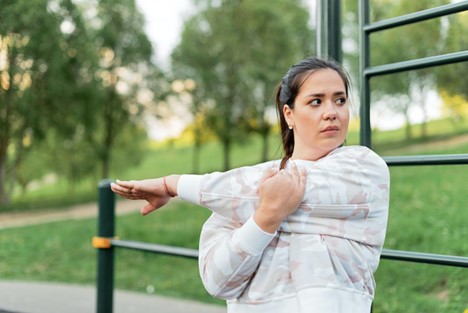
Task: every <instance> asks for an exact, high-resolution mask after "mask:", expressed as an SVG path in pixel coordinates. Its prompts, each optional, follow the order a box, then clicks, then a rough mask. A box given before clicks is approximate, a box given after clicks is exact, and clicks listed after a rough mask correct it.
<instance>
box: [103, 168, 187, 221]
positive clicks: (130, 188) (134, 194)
mask: <svg viewBox="0 0 468 313" xmlns="http://www.w3.org/2000/svg"><path fill="white" fill-rule="evenodd" d="M179 177H180V176H179V175H170V176H166V177H161V178H154V179H144V180H129V181H122V180H117V181H116V182H115V183H112V184H111V189H112V191H113V192H115V193H116V194H118V195H120V196H122V197H124V198H127V199H130V200H146V201H147V202H148V204H146V205H145V206H144V207H143V208H142V209H141V214H142V215H147V214H149V213H151V212H153V211H154V210H157V209H159V208H160V207H162V206H164V205H165V204H166V203H168V202H169V200H170V199H171V198H172V197H175V196H177V184H178V181H179Z"/></svg>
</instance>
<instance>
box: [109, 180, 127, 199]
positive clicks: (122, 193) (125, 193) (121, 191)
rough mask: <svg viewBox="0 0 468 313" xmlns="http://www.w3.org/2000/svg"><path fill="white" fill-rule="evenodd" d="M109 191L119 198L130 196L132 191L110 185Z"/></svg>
mask: <svg viewBox="0 0 468 313" xmlns="http://www.w3.org/2000/svg"><path fill="white" fill-rule="evenodd" d="M111 190H112V191H113V192H115V193H117V194H119V195H121V196H125V195H128V194H130V193H131V190H132V189H131V188H128V187H123V186H120V185H117V184H114V183H111Z"/></svg>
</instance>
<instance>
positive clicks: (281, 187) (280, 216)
mask: <svg viewBox="0 0 468 313" xmlns="http://www.w3.org/2000/svg"><path fill="white" fill-rule="evenodd" d="M306 178H307V171H306V170H305V169H298V168H297V166H296V164H295V163H293V164H292V165H291V168H290V169H288V170H284V169H283V170H279V171H278V170H275V169H271V170H269V171H268V172H267V173H266V174H265V175H264V176H263V178H262V180H261V182H260V186H259V189H258V194H259V196H260V204H259V207H258V209H257V211H255V214H254V220H255V222H256V223H257V225H258V226H259V227H260V228H262V229H263V230H264V231H266V232H268V233H274V232H275V231H276V230H277V229H278V227H279V226H280V224H281V223H282V222H283V220H284V219H285V218H286V217H287V216H288V215H291V214H293V213H294V212H295V211H296V209H297V208H298V206H299V204H300V203H301V201H302V198H303V197H304V192H305V186H306Z"/></svg>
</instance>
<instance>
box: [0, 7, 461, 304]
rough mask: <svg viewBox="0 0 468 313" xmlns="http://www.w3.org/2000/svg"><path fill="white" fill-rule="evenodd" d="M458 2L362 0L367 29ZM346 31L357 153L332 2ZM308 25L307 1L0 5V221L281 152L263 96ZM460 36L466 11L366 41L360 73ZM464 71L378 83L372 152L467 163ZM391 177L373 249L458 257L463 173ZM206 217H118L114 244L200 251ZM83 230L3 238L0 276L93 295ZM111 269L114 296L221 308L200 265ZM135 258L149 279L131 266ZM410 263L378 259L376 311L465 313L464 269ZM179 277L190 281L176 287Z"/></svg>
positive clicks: (350, 24)
mask: <svg viewBox="0 0 468 313" xmlns="http://www.w3.org/2000/svg"><path fill="white" fill-rule="evenodd" d="M455 2H461V1H450V0H420V1H404V0H372V1H370V8H371V22H374V21H379V20H384V19H387V18H392V17H396V16H399V15H404V14H409V13H412V12H416V11H420V10H425V9H430V8H432V7H436V6H440V5H444V4H450V3H455ZM341 22H342V28H341V31H342V49H343V64H344V66H345V67H346V69H347V70H348V72H349V74H350V76H351V77H352V80H353V82H354V91H353V95H352V106H353V108H352V111H353V119H352V121H351V125H350V132H349V136H348V138H347V144H348V145H352V144H359V97H358V90H359V77H358V69H359V64H358V59H359V42H358V35H359V29H358V5H357V1H355V0H343V1H342V17H341ZM316 30H317V1H314V0H307V1H305V0H304V1H301V0H269V1H258V0H232V1H224V0H217V1H216V0H192V1H191V0H172V1H151V0H0V214H4V213H14V212H28V214H30V215H33V214H35V212H40V211H44V210H48V211H50V210H61V211H64V210H67V209H68V208H70V206H72V205H76V204H89V205H90V206H91V207H93V208H94V209H96V204H95V203H96V195H97V184H98V182H99V181H100V180H101V179H103V178H111V179H116V178H119V179H143V178H150V177H159V176H162V175H168V174H172V173H205V172H211V171H217V170H221V171H223V170H228V169H230V168H233V167H237V166H242V165H249V164H254V163H258V162H263V161H267V160H271V159H278V158H280V157H281V152H282V148H281V140H280V137H279V132H278V127H277V117H276V112H275V101H274V90H275V87H276V85H277V84H278V83H279V82H280V81H281V78H282V77H283V75H284V74H285V73H286V71H287V70H288V68H289V67H290V66H291V65H292V64H294V63H296V62H297V61H299V60H301V59H303V58H305V57H307V56H310V55H316V54H317V49H318V48H317V45H318V44H317V35H316V33H317V32H316ZM467 33H468V12H467V11H464V12H461V13H457V14H452V15H447V16H444V17H440V18H436V19H433V20H430V21H426V22H422V23H418V24H411V25H408V26H404V27H401V28H398V29H396V30H388V31H384V32H378V33H376V34H373V35H372V41H371V43H372V44H371V55H372V58H371V65H372V66H375V65H380V64H387V63H394V62H400V61H405V60H411V59H416V58H423V57H428V56H434V55H439V54H446V53H451V52H457V51H463V50H467V49H468V36H467V35H466V34H467ZM466 73H468V63H467V62H463V63H456V64H451V65H445V66H441V67H437V68H430V69H425V70H414V71H409V72H405V73H401V74H396V75H389V76H379V77H376V78H375V79H373V80H372V82H371V90H372V93H371V103H372V106H371V126H372V147H373V149H374V150H375V151H376V152H377V153H379V154H380V155H382V156H390V155H424V154H453V153H468V76H467V75H466ZM391 174H392V195H391V196H392V198H391V209H390V222H389V231H388V236H387V241H386V247H388V248H392V249H406V250H416V251H423V252H431V253H443V254H453V255H464V256H466V255H468V241H467V240H466V238H468V230H467V227H466V220H468V210H467V207H466V201H465V199H466V194H467V192H468V187H467V184H466V168H465V167H463V166H439V167H420V168H417V169H416V168H415V169H413V168H395V169H392V170H391ZM187 210H190V212H193V213H190V214H188V213H187ZM192 214H193V215H192ZM208 215H209V212H206V211H204V210H202V209H199V208H194V207H191V206H190V205H187V204H183V203H179V202H175V203H174V204H172V205H171V209H168V210H161V212H157V213H155V214H154V215H152V216H149V217H145V218H144V219H143V218H141V217H140V216H139V215H138V214H137V213H135V214H130V215H127V216H125V217H119V219H118V221H117V223H118V228H117V229H118V231H117V232H118V233H119V236H121V237H129V238H132V239H138V240H144V241H152V242H158V243H165V244H172V245H177V246H186V247H193V248H196V247H197V245H198V235H199V234H198V233H199V230H200V227H201V225H202V223H203V221H204V220H205V219H206V218H207V216H208ZM1 216H2V215H0V219H1V218H2V217H1ZM95 223H96V221H95V219H94V218H85V219H82V220H79V221H78V220H70V221H62V222H55V223H46V224H41V225H34V226H27V227H26V226H23V227H14V228H11V227H10V228H5V229H0V247H2V248H1V249H0V279H3V278H8V279H27V280H45V281H62V282H70V283H81V284H93V283H94V281H95V250H94V249H93V248H92V247H91V245H90V243H89V241H90V238H91V237H92V236H93V235H94V234H95V232H96V230H95ZM155 233H157V235H155ZM127 254H128V255H127ZM78 260H79V262H78ZM116 260H117V273H118V274H117V278H116V285H117V287H119V288H122V289H130V290H137V291H141V292H146V293H158V294H165V295H171V296H177V297H183V298H192V299H197V300H202V301H206V302H215V303H220V302H217V301H216V300H213V299H211V297H209V296H208V295H207V294H206V293H205V291H204V289H203V287H202V286H201V283H200V282H199V278H198V273H197V269H196V264H195V263H196V262H195V263H194V262H193V261H186V260H180V262H181V264H179V263H177V262H179V260H177V261H174V259H171V258H168V257H164V256H153V255H151V256H150V255H146V254H144V253H131V254H130V253H127V252H121V253H120V252H119V256H117V258H116ZM148 262H150V263H151V264H155V266H154V268H152V269H148V268H146V269H145V271H142V269H141V268H142V267H143V264H147V263H148ZM182 262H188V263H187V264H185V263H182ZM393 263H395V262H393ZM21 265H24V266H21ZM413 266H414V265H405V267H404V268H403V267H401V264H400V263H397V264H390V262H387V261H383V262H382V265H381V268H380V269H379V271H378V272H377V278H376V279H377V284H378V289H377V298H376V303H375V306H374V307H375V309H374V310H375V312H397V311H399V312H403V311H404V312H463V310H464V309H466V308H468V291H467V290H468V277H467V276H468V275H466V273H463V272H462V271H461V269H449V268H442V269H440V268H434V267H431V266H430V265H419V266H417V267H416V266H415V267H414V268H413ZM180 267H184V268H190V270H188V271H187V272H190V273H189V274H187V273H184V275H180V273H178V271H177V269H178V268H179V269H180ZM153 271H154V272H153ZM179 272H180V271H179ZM379 297H381V298H379Z"/></svg>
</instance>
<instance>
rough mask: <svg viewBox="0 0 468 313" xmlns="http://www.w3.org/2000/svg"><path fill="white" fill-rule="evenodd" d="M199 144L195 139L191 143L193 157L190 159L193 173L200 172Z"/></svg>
mask: <svg viewBox="0 0 468 313" xmlns="http://www.w3.org/2000/svg"><path fill="white" fill-rule="evenodd" d="M200 148H201V144H200V142H199V141H198V140H195V144H194V145H193V159H192V171H193V173H194V174H198V173H200V150H201V149H200Z"/></svg>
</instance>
